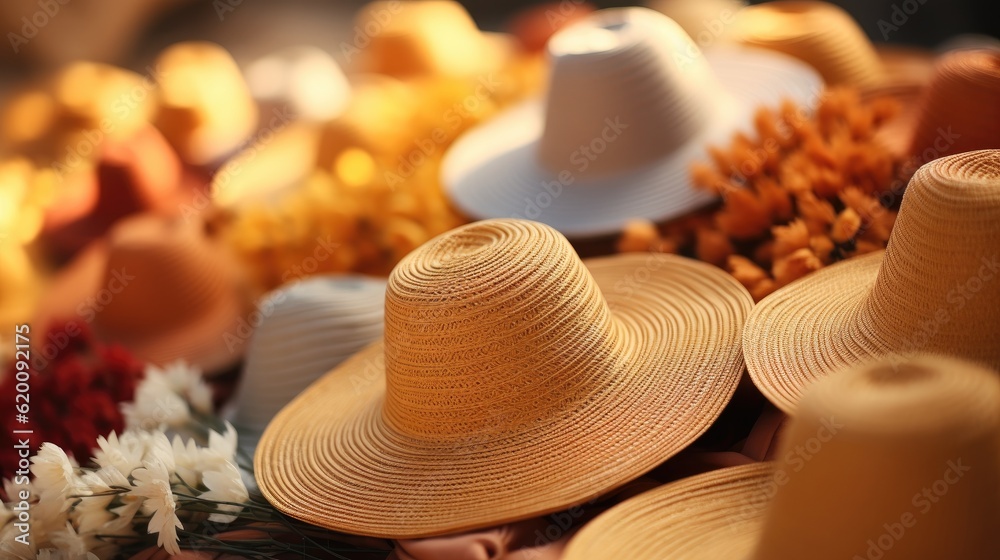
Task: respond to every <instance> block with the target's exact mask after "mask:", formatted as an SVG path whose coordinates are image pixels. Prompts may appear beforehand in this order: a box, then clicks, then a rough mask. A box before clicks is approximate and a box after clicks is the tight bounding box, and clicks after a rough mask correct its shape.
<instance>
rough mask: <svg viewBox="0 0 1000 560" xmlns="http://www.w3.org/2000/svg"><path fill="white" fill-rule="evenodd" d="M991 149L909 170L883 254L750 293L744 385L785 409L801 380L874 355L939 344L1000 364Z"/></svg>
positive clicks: (999, 213)
mask: <svg viewBox="0 0 1000 560" xmlns="http://www.w3.org/2000/svg"><path fill="white" fill-rule="evenodd" d="M998 224H1000V150H984V151H978V152H967V153H964V154H958V155H953V156H947V157H944V158H941V159H937V160H935V161H933V162H931V163H928V164H926V165H924V166H923V167H921V168H920V169H919V170H917V172H916V174H914V176H913V178H912V179H911V180H910V184H909V186H908V187H907V189H906V193H905V194H904V196H903V201H902V205H901V207H900V210H899V217H898V218H897V219H896V225H895V226H894V228H893V230H892V235H891V236H890V238H889V243H888V247H887V248H886V250H885V251H884V252H881V251H880V252H877V253H872V254H869V255H865V256H861V257H856V258H853V259H849V260H846V261H843V262H840V263H837V264H834V265H832V266H829V267H827V268H824V269H822V270H818V271H816V272H815V273H813V274H810V275H809V276H806V277H804V278H802V279H800V280H798V281H796V282H793V283H791V284H789V285H787V286H785V287H783V288H781V289H779V290H778V291H776V292H774V293H773V294H771V295H770V296H768V297H766V298H764V299H763V300H761V301H760V302H759V303H758V304H757V305H756V306H755V307H754V310H753V312H752V313H751V314H750V318H749V319H748V320H747V325H746V330H745V333H744V337H743V346H744V352H745V356H746V361H747V368H748V369H749V370H750V376H751V377H752V378H753V381H754V383H755V384H756V385H757V387H758V388H759V389H760V390H761V391H762V392H763V393H764V395H765V396H766V397H767V398H768V399H770V400H771V402H773V403H774V404H775V405H777V406H778V408H781V409H782V410H784V411H785V412H790V413H791V412H793V411H794V410H795V408H796V406H797V402H798V400H799V398H800V396H801V395H802V393H803V391H804V390H805V388H806V387H807V386H808V385H810V384H811V383H812V382H814V381H815V380H817V379H819V378H821V377H823V376H825V375H827V374H828V373H830V372H832V371H834V370H837V369H840V368H841V367H843V366H847V365H850V364H854V363H856V362H858V361H861V360H863V359H866V358H868V357H874V356H886V355H889V356H893V355H895V356H906V355H908V354H911V353H914V352H922V351H928V352H938V353H942V354H947V355H953V356H958V357H962V358H967V359H971V360H976V361H979V362H982V363H984V364H987V365H989V366H991V367H993V368H998V369H1000V329H998V328H997V325H998V323H1000V228H998V227H997V225H998Z"/></svg>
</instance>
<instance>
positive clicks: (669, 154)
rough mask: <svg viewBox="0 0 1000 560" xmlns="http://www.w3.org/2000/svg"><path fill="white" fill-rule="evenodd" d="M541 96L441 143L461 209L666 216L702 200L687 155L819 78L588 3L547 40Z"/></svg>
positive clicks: (634, 11)
mask: <svg viewBox="0 0 1000 560" xmlns="http://www.w3.org/2000/svg"><path fill="white" fill-rule="evenodd" d="M548 51H549V56H550V58H551V60H552V75H551V78H550V80H549V89H548V93H547V95H546V98H545V99H544V100H535V101H530V102H528V103H526V104H523V105H521V106H518V107H516V108H513V109H511V110H509V111H508V112H506V113H504V114H501V115H500V116H498V117H496V118H495V119H493V120H491V121H488V122H487V123H485V124H483V125H482V126H480V127H478V128H476V129H473V130H472V131H470V132H468V133H467V134H465V135H464V136H462V137H461V138H459V139H458V141H457V142H456V143H455V144H454V145H453V146H452V147H451V149H450V150H449V151H448V153H446V154H445V159H444V162H443V164H442V175H441V176H442V183H443V185H444V187H445V190H446V193H447V194H448V196H449V198H450V199H451V200H452V202H453V203H454V204H455V205H456V206H457V207H458V209H459V210H461V211H462V212H464V213H466V214H468V215H470V216H472V217H474V218H494V217H516V218H528V219H533V220H537V221H540V222H543V223H546V224H548V225H550V226H552V227H554V228H556V229H558V230H559V231H560V232H562V233H563V234H565V235H568V236H571V237H574V236H575V237H580V236H592V235H602V234H609V233H613V232H616V231H619V230H620V229H621V228H622V226H623V225H624V224H625V223H626V221H628V220H629V219H631V218H647V219H651V220H656V221H659V220H666V219H669V218H673V217H676V216H679V215H681V214H684V213H686V212H688V211H691V210H693V209H695V208H698V207H700V206H704V205H706V204H709V203H711V202H712V201H713V200H714V197H713V196H712V195H710V194H708V193H705V192H704V191H701V190H697V189H695V188H694V187H693V186H692V184H691V180H690V176H689V172H688V167H689V165H690V164H691V163H693V162H695V161H698V160H700V159H703V158H706V157H707V151H706V150H707V146H708V145H709V144H711V143H722V142H724V141H728V140H729V138H730V137H731V135H732V134H733V133H734V132H735V131H737V130H739V129H741V128H742V129H745V130H747V131H749V130H751V129H752V117H753V115H754V113H755V111H756V110H757V109H758V108H759V107H760V106H762V105H768V106H776V105H778V104H779V103H780V102H781V101H782V100H783V99H790V100H792V101H794V102H795V103H797V104H799V105H803V106H808V105H810V103H811V101H814V100H815V99H816V97H817V96H818V94H819V93H820V90H821V88H822V87H823V83H822V80H821V79H820V77H819V75H818V74H817V73H816V71H815V70H813V69H812V68H810V67H809V66H808V65H807V64H805V63H803V62H801V61H798V60H796V59H794V58H792V57H789V56H786V55H783V54H780V53H773V52H769V51H764V50H754V49H737V48H730V49H721V48H720V49H717V50H713V51H712V52H711V53H707V54H706V55H702V53H701V52H700V51H699V50H698V48H697V47H696V46H695V44H694V42H693V41H692V40H691V38H690V37H688V36H687V34H685V33H684V31H683V30H682V29H681V28H680V26H678V25H677V24H676V23H674V21H673V20H671V19H670V18H668V17H666V16H664V15H662V14H660V13H657V12H654V11H652V10H649V9H646V8H624V9H611V10H602V11H599V12H595V13H594V14H593V15H592V16H590V17H588V18H587V19H584V20H581V21H580V22H578V23H575V24H573V25H571V26H569V27H567V28H566V29H563V30H562V31H560V32H559V33H557V34H556V35H555V36H553V37H552V39H551V40H550V41H549V46H548Z"/></svg>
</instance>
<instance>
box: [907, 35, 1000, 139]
mask: <svg viewBox="0 0 1000 560" xmlns="http://www.w3.org/2000/svg"><path fill="white" fill-rule="evenodd" d="M942 143H945V144H947V147H945V148H944V149H942ZM985 148H1000V50H994V49H979V50H966V51H954V52H951V53H948V54H946V55H944V56H942V57H941V59H940V60H939V61H938V63H937V65H936V66H935V69H934V78H933V79H932V81H931V83H930V85H929V86H928V88H927V90H926V91H925V92H924V94H923V96H922V97H921V98H920V102H919V104H918V106H917V113H916V119H915V120H914V126H913V133H912V136H911V138H910V149H909V155H913V156H922V155H923V154H925V153H927V152H929V151H931V150H933V153H934V154H937V155H938V156H941V155H947V154H957V153H960V152H967V151H969V150H982V149H985ZM924 157H926V156H924Z"/></svg>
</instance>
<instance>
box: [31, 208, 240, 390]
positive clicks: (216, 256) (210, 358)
mask: <svg viewBox="0 0 1000 560" xmlns="http://www.w3.org/2000/svg"><path fill="white" fill-rule="evenodd" d="M246 299H247V296H246V290H245V289H244V288H243V287H242V283H241V280H240V279H239V276H238V270H237V269H236V266H235V264H234V263H233V261H232V260H231V258H230V257H229V255H228V254H227V253H226V252H225V250H224V249H223V248H222V247H221V245H219V244H218V243H217V242H216V241H215V240H213V239H210V238H208V237H206V235H205V233H204V226H203V224H202V223H201V222H200V221H198V220H196V219H191V220H184V219H179V218H176V219H174V218H167V217H162V216H156V215H152V214H143V215H137V216H134V217H130V218H126V219H124V220H122V221H121V222H119V223H118V224H117V225H116V226H115V227H114V228H112V229H111V231H110V232H109V233H108V235H107V237H106V238H104V239H101V240H99V241H97V242H95V243H93V244H91V245H90V246H88V247H87V248H86V249H84V250H83V251H82V252H81V253H80V254H79V256H77V257H76V258H75V259H74V260H73V261H72V262H71V263H70V264H69V265H68V266H67V267H66V268H65V269H64V270H63V271H61V272H60V274H59V275H58V276H57V277H56V279H55V280H54V282H53V285H52V286H51V287H50V288H49V291H48V294H47V295H46V297H45V301H44V302H43V303H42V306H41V307H42V309H41V310H40V312H39V318H38V319H36V322H38V323H45V322H48V321H49V320H52V319H65V318H67V317H81V318H82V319H83V320H84V321H87V322H88V323H91V322H92V323H93V325H94V330H95V332H96V333H97V334H98V336H100V337H101V338H103V339H105V340H109V341H115V342H120V343H122V344H123V345H124V346H125V347H127V348H128V349H129V350H130V351H131V352H132V353H133V354H135V355H136V357H138V358H140V359H142V360H144V361H147V362H151V363H154V364H158V365H164V364H166V363H169V362H172V361H174V360H177V359H181V358H183V359H185V360H187V361H188V362H190V363H192V364H194V365H197V366H198V367H200V368H201V369H202V370H203V371H205V372H206V373H208V374H211V373H218V372H220V371H224V370H225V369H227V368H228V367H230V366H232V365H235V364H236V362H238V361H239V360H240V359H241V357H242V354H241V352H242V346H243V342H242V341H238V342H237V343H232V342H228V343H227V338H226V337H225V336H224V335H225V334H226V333H233V332H235V330H236V328H237V326H238V324H239V320H240V319H241V317H242V315H243V313H244V312H245V311H246V310H247V308H248V307H249V305H248V302H247V301H246Z"/></svg>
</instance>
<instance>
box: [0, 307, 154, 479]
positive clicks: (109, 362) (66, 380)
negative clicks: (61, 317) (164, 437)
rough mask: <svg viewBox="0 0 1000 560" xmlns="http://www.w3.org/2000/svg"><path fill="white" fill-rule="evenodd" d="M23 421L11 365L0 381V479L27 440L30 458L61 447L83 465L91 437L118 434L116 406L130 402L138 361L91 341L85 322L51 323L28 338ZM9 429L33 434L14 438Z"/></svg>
mask: <svg viewBox="0 0 1000 560" xmlns="http://www.w3.org/2000/svg"><path fill="white" fill-rule="evenodd" d="M31 341H32V342H31V357H32V361H31V366H32V367H31V369H30V372H31V373H30V379H29V381H28V385H29V391H28V392H27V393H26V394H27V395H28V399H29V400H28V405H29V407H30V409H29V412H28V414H27V416H28V422H27V423H20V422H18V420H17V416H16V410H15V404H22V403H23V402H24V401H23V398H22V399H21V400H18V401H17V402H15V399H16V398H17V394H18V392H17V381H16V379H15V373H16V371H17V370H16V367H15V364H10V366H9V367H8V368H7V371H6V372H5V374H4V375H3V377H2V379H0V477H4V478H10V477H12V476H14V474H15V471H16V470H17V465H18V460H19V457H18V451H17V450H16V449H15V448H14V444H15V443H17V441H15V440H14V439H13V438H25V437H27V438H29V441H30V446H31V454H34V453H35V452H36V451H37V450H38V447H39V446H41V444H42V443H43V442H52V443H54V444H56V445H58V446H60V447H62V448H63V449H64V450H65V451H66V453H67V454H69V455H72V456H74V457H75V458H76V460H77V461H78V462H80V463H87V462H88V460H89V459H90V456H91V450H92V449H93V447H94V446H95V445H96V440H97V436H100V435H107V434H109V433H111V431H112V430H114V431H117V432H119V433H120V432H121V431H122V429H123V428H124V419H123V418H122V414H121V412H120V410H119V408H118V404H119V403H121V402H123V401H131V400H132V398H133V395H134V393H135V387H136V384H137V383H138V382H139V381H140V380H141V379H142V376H143V363H142V362H140V361H139V360H138V359H136V358H134V357H133V356H132V355H131V354H129V353H128V352H127V351H126V350H125V349H124V348H122V347H120V346H114V345H112V346H106V345H104V344H102V343H100V342H98V341H97V339H96V338H95V337H94V336H93V333H92V332H91V331H90V329H89V328H88V327H87V325H86V324H85V323H82V322H79V321H67V322H65V323H57V324H54V325H53V326H52V327H51V328H50V329H49V331H48V332H47V333H46V334H45V336H44V337H43V336H38V335H36V334H32V336H31ZM14 430H32V431H33V433H32V434H30V435H28V434H14V433H13V432H14Z"/></svg>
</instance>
